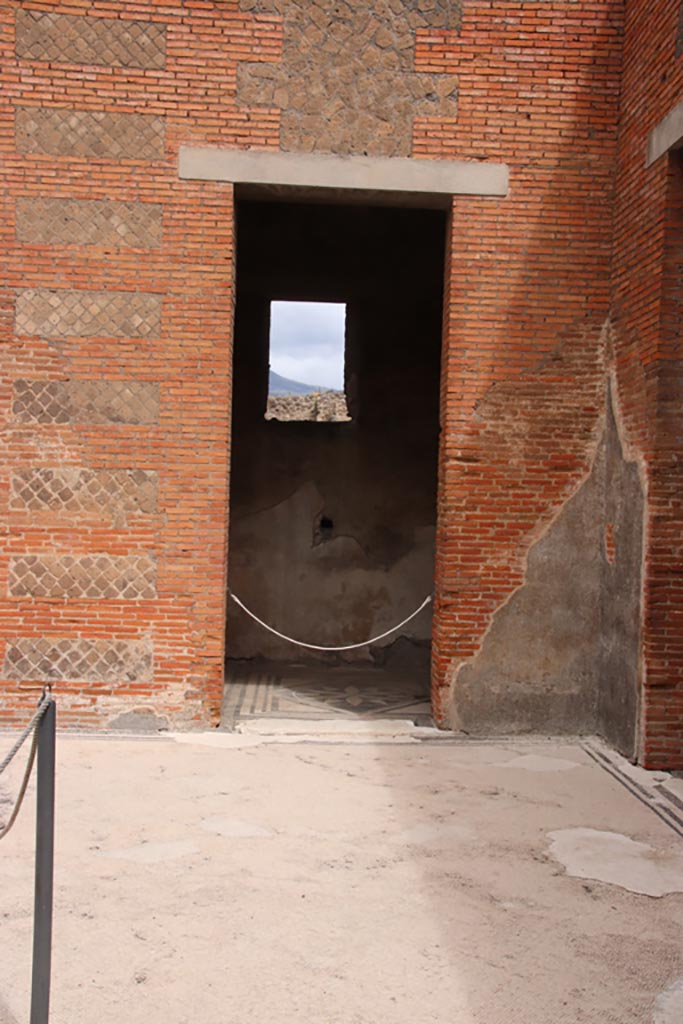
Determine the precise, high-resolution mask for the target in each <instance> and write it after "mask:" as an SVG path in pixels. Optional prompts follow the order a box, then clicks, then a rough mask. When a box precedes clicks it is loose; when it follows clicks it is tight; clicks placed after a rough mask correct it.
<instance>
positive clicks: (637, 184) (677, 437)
mask: <svg viewBox="0 0 683 1024" xmlns="http://www.w3.org/2000/svg"><path fill="white" fill-rule="evenodd" d="M680 7H681V5H680V3H679V0H629V2H628V3H627V5H626V25H625V30H626V31H625V40H624V68H623V80H622V99H621V117H620V130H619V159H618V169H617V196H616V203H615V243H614V277H613V319H614V325H615V331H616V345H615V350H616V365H617V373H618V381H619V396H620V403H621V408H622V410H623V416H624V423H625V427H626V430H627V434H628V438H629V441H630V443H631V444H632V446H633V448H634V450H635V451H636V452H637V453H638V454H639V455H640V456H641V458H642V460H643V464H644V472H645V474H646V476H647V485H648V508H649V517H648V537H647V549H646V559H645V595H644V610H643V626H644V634H643V683H644V689H643V699H642V705H641V716H642V724H641V744H642V750H641V758H642V761H643V763H644V764H645V765H647V766H648V767H653V768H654V767H666V766H668V767H670V768H681V767H683V640H682V638H683V619H682V618H681V611H682V609H683V586H682V584H681V580H682V579H683V550H682V548H681V536H682V529H683V513H682V510H681V493H683V491H682V487H683V476H682V475H681V466H680V452H681V442H682V440H683V416H682V413H681V384H680V381H681V373H682V371H683V361H682V357H683V352H682V351H681V344H680V330H681V310H680V295H681V290H680V286H681V256H682V254H683V218H682V215H681V205H682V200H683V185H682V184H681V168H680V163H679V161H678V159H676V158H675V157H674V158H670V157H669V156H667V155H666V154H665V155H663V156H662V157H660V158H659V159H658V160H657V161H655V162H654V163H653V164H652V166H650V167H646V159H645V158H646V152H647V140H648V135H649V133H650V131H651V130H652V129H653V128H654V127H655V126H656V125H657V124H658V123H659V122H660V121H661V120H662V119H663V118H664V117H665V116H666V115H667V114H668V113H669V112H670V111H671V110H672V109H673V107H675V106H676V104H677V103H678V102H680V101H681V99H683V60H682V59H681V56H680V55H679V54H680V46H681V40H680V39H679V33H680Z"/></svg>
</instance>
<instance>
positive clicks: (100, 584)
mask: <svg viewBox="0 0 683 1024" xmlns="http://www.w3.org/2000/svg"><path fill="white" fill-rule="evenodd" d="M9 592H10V594H11V595H12V596H14V597H61V598H65V599H68V600H71V601H107V600H109V601H136V600H140V599H145V598H147V599H149V598H153V597H156V565H155V563H154V561H153V560H152V559H151V558H150V557H149V556H148V555H105V554H94V555H79V556H76V555H25V556H23V557H17V558H12V559H11V560H10V568H9Z"/></svg>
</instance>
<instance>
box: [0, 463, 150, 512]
mask: <svg viewBox="0 0 683 1024" xmlns="http://www.w3.org/2000/svg"><path fill="white" fill-rule="evenodd" d="M9 507H10V510H11V511H13V512H17V511H20V512H21V511H27V512H46V511H52V512H61V513H67V512H71V513H74V514H76V515H77V514H79V513H84V514H86V515H87V514H92V513H96V514H99V515H108V516H112V515H113V516H117V515H120V514H121V513H131V512H141V513H151V512H155V511H156V507H157V474H156V472H150V471H148V470H143V469H118V470H110V469H82V468H81V467H79V466H58V467H56V468H54V469H47V468H41V469H24V470H21V471H20V472H17V473H13V474H12V475H11V477H10V497H9Z"/></svg>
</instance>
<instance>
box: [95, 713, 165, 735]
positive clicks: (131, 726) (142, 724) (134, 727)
mask: <svg viewBox="0 0 683 1024" xmlns="http://www.w3.org/2000/svg"><path fill="white" fill-rule="evenodd" d="M168 727H169V722H168V718H166V717H165V716H164V715H157V713H156V712H155V711H154V710H153V709H152V708H145V707H141V708H131V710H130V711H124V712H123V714H120V715H116V717H115V718H111V719H109V721H108V722H107V729H108V730H110V731H111V732H128V733H146V732H164V731H166V730H167V729H168Z"/></svg>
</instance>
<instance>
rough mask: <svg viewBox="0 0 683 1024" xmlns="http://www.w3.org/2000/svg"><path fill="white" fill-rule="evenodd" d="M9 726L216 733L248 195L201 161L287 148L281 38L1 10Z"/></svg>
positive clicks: (80, 6)
mask: <svg viewBox="0 0 683 1024" xmlns="http://www.w3.org/2000/svg"><path fill="white" fill-rule="evenodd" d="M0 19H1V29H2V31H1V33H0V47H1V48H2V53H1V56H0V66H1V67H2V96H3V101H4V107H3V110H2V117H1V119H0V152H1V154H2V162H3V168H4V170H3V175H4V189H3V203H4V205H3V210H2V217H1V218H0V232H1V233H2V238H1V240H0V249H1V251H2V253H3V256H2V264H3V266H2V270H3V273H2V280H3V288H4V290H3V293H2V297H1V303H0V304H1V307H2V322H1V325H0V326H1V329H2V336H1V342H0V359H1V360H2V370H1V379H2V384H1V387H0V420H1V422H2V433H3V446H4V451H5V452H6V457H5V460H4V464H3V471H2V476H1V479H0V504H1V516H2V521H3V523H4V527H3V531H2V538H1V540H0V595H2V601H1V604H0V625H1V630H0V632H1V634H2V649H1V650H0V672H1V673H2V677H3V680H4V681H3V684H2V686H3V704H2V707H3V719H4V720H5V721H9V720H14V719H15V718H16V719H17V720H19V719H23V718H25V715H26V708H27V706H32V704H33V702H34V701H35V692H34V691H33V689H32V687H35V686H36V685H40V684H42V683H43V682H44V681H45V680H48V679H53V681H54V682H55V683H56V684H57V686H58V692H59V697H60V716H61V720H62V722H63V723H65V724H88V725H93V724H98V723H99V724H105V723H111V722H112V721H114V720H115V718H116V717H117V716H118V715H119V714H120V713H122V712H126V711H128V710H130V709H135V708H151V709H154V710H155V711H156V712H157V713H158V714H159V716H160V720H164V719H166V720H175V721H179V722H183V721H186V722H189V721H193V720H200V721H202V722H207V721H210V720H211V719H214V720H215V717H216V715H217V711H218V707H219V704H220V690H221V680H222V659H223V632H224V619H225V607H224V604H225V598H224V591H225V562H226V550H225V538H226V530H227V524H226V508H227V477H228V457H229V421H230V420H229V417H230V338H231V323H232V301H233V297H232V290H233V267H232V262H231V256H232V240H233V217H232V197H231V189H230V187H229V186H220V185H216V186H214V185H208V186H204V185H202V186H201V187H199V186H196V185H194V184H192V183H187V182H183V181H180V180H179V178H178V174H177V153H178V146H179V144H180V143H181V142H188V141H189V142H191V141H199V142H218V141H220V142H221V143H223V144H225V145H237V146H255V147H263V146H269V145H270V146H273V145H277V132H278V116H277V112H276V111H273V110H271V109H265V108H264V107H262V108H261V109H259V110H254V109H251V108H249V107H248V106H245V105H239V104H238V103H237V101H236V98H235V88H236V84H235V83H236V76H237V67H238V64H239V62H240V61H241V60H244V59H245V58H248V59H249V60H250V61H251V62H255V61H256V62H258V61H264V62H267V61H273V60H277V59H278V57H279V54H280V48H281V26H280V24H279V22H278V21H277V20H275V19H273V18H263V17H256V16H253V15H251V14H249V13H243V12H241V11H240V10H239V8H238V5H237V4H230V3H216V4H212V3H208V4H207V3H191V2H188V3H180V2H164V3H160V2H156V0H143V2H136V3H127V2H120V3H114V4H112V3H106V2H102V3H98V2H95V3H91V2H90V0H70V2H68V3H67V2H65V3H54V2H49V3H46V2H33V3H31V2H29V3H14V2H12V3H6V2H4V3H1V4H0Z"/></svg>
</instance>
